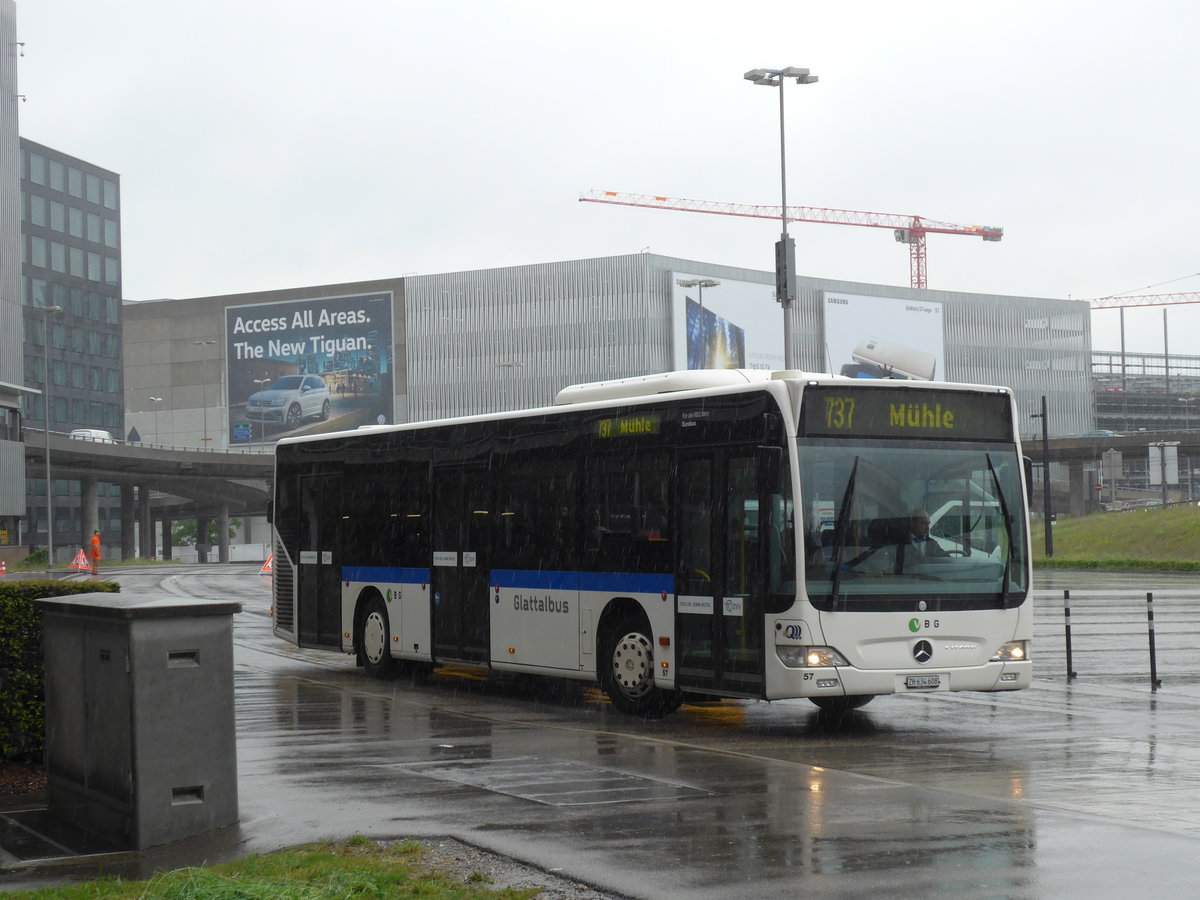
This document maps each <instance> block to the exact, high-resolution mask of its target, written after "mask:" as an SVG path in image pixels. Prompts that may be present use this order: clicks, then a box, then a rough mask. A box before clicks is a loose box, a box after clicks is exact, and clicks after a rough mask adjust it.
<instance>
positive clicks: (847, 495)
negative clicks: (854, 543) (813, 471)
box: [829, 456, 859, 606]
mask: <svg viewBox="0 0 1200 900" xmlns="http://www.w3.org/2000/svg"><path fill="white" fill-rule="evenodd" d="M858 460H859V457H857V456H856V457H854V465H853V466H851V467H850V477H849V478H848V479H846V490H845V491H844V492H843V493H842V508H841V509H840V510H839V511H838V517H837V522H835V523H834V526H833V579H832V581H831V583H830V593H829V601H830V605H831V606H837V599H838V585H839V584H840V582H841V580H842V547H843V546H844V545H845V537H846V523H847V522H848V521H849V520H850V506H851V504H852V503H853V502H854V480H855V479H856V478H857V477H858Z"/></svg>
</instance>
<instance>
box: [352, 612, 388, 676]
mask: <svg viewBox="0 0 1200 900" xmlns="http://www.w3.org/2000/svg"><path fill="white" fill-rule="evenodd" d="M389 634H391V629H390V628H389V627H388V614H387V607H386V606H385V605H384V603H383V598H382V597H379V596H378V595H377V596H374V597H372V598H371V599H370V600H368V601H367V607H366V610H365V611H364V612H363V617H362V624H361V625H360V626H359V636H358V646H359V655H360V656H361V658H362V664H363V669H364V670H365V671H366V673H367V674H368V675H370V676H371V677H372V678H387V677H389V676H390V675H391V674H392V672H393V671H394V668H395V661H394V660H393V659H392V653H391V650H390V649H389V647H388V635H389Z"/></svg>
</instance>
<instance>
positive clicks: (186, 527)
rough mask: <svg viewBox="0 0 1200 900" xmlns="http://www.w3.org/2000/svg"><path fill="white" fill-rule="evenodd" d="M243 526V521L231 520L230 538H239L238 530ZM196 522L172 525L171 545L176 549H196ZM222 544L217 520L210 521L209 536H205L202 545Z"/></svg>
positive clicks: (184, 520)
mask: <svg viewBox="0 0 1200 900" xmlns="http://www.w3.org/2000/svg"><path fill="white" fill-rule="evenodd" d="M241 526H242V520H241V519H230V520H229V537H231V538H233V537H236V536H237V530H238V529H239V528H240V527H241ZM196 528H197V525H196V520H195V519H180V520H179V521H177V522H174V523H172V525H171V543H172V544H174V545H175V546H176V547H194V546H196ZM219 542H220V533H219V532H218V531H217V520H216V519H209V520H208V534H206V535H205V536H204V540H203V541H201V543H204V544H208V545H209V546H212V545H213V544H216V543H219Z"/></svg>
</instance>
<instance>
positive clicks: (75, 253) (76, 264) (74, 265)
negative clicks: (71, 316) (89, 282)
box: [69, 247, 84, 315]
mask: <svg viewBox="0 0 1200 900" xmlns="http://www.w3.org/2000/svg"><path fill="white" fill-rule="evenodd" d="M69 271H70V273H71V275H72V276H73V277H75V278H83V276H84V268H83V250H82V249H81V248H79V247H72V248H71V252H70V269H69ZM75 315H81V313H75Z"/></svg>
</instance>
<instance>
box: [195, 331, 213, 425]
mask: <svg viewBox="0 0 1200 900" xmlns="http://www.w3.org/2000/svg"><path fill="white" fill-rule="evenodd" d="M216 343H217V342H216V341H214V340H207V341H192V344H193V345H194V346H196V347H205V346H212V345H214V344H216ZM200 366H201V368H200V372H201V375H200V379H201V387H202V389H203V391H204V437H202V438H200V443H201V445H203V444H204V442H205V441H210V440H212V438H210V437H209V436H208V351H207V350H206V351H204V358H203V359H202V360H201V361H200Z"/></svg>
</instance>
